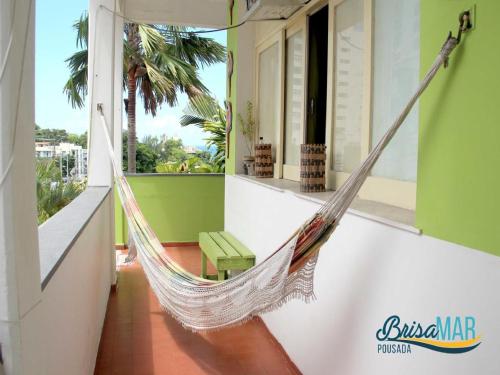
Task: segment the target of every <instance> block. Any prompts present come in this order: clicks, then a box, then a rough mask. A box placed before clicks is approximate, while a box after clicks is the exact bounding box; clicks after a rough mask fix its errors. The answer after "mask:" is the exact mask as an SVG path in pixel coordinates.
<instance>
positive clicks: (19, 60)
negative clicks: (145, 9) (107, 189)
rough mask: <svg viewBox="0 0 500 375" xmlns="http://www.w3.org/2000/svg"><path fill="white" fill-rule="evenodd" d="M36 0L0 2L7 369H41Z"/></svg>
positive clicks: (0, 265) (0, 304)
mask: <svg viewBox="0 0 500 375" xmlns="http://www.w3.org/2000/svg"><path fill="white" fill-rule="evenodd" d="M34 25H35V0H2V1H0V345H1V350H2V356H3V359H4V370H5V373H6V374H28V373H34V371H36V370H35V369H36V368H37V367H34V366H39V367H38V368H39V369H41V368H43V366H42V364H40V363H38V364H36V362H39V360H40V358H43V356H42V354H41V347H40V346H39V343H40V341H39V339H40V336H39V335H38V332H39V329H38V328H37V327H36V325H34V324H33V321H34V318H36V315H37V314H39V313H40V311H39V310H40V309H39V308H37V306H38V302H39V301H40V298H41V281H40V264H39V263H40V262H39V253H38V225H37V219H36V217H37V210H36V190H35V186H36V184H35V146H34V128H35V125H34V124H35V117H34V78H35V77H34V57H35V56H34V55H35V54H34Z"/></svg>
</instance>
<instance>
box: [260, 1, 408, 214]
mask: <svg viewBox="0 0 500 375" xmlns="http://www.w3.org/2000/svg"><path fill="white" fill-rule="evenodd" d="M344 1H347V0H319V1H316V2H311V3H310V4H308V5H307V6H305V7H304V9H302V10H300V11H298V12H297V13H296V14H295V15H294V16H292V17H291V18H290V19H289V20H287V21H285V22H284V23H283V24H282V25H281V26H280V27H279V28H277V29H275V30H274V31H273V32H271V33H269V37H265V38H263V39H262V41H261V42H260V43H258V44H257V45H256V48H255V61H256V65H255V66H256V69H255V72H256V75H255V98H254V101H255V103H256V111H257V112H256V113H257V114H258V100H259V98H258V96H259V95H258V92H259V91H258V79H259V64H258V63H259V56H260V53H262V52H263V51H264V50H265V49H266V48H268V47H270V46H271V45H272V44H274V43H275V42H278V43H279V46H280V48H279V49H280V57H279V61H280V74H279V79H280V86H281V96H280V98H279V119H280V121H279V126H280V129H279V134H280V139H279V144H277V145H276V162H275V173H274V177H275V178H287V179H290V180H295V181H297V177H298V176H297V175H298V173H297V171H295V170H290V169H289V167H287V166H286V165H284V163H283V160H284V132H285V110H286V108H285V102H286V100H285V93H286V40H287V37H289V36H291V35H293V34H294V33H295V32H297V31H298V30H299V29H300V27H304V37H305V40H304V42H305V51H306V55H305V59H306V63H305V73H304V74H305V78H304V83H305V84H304V90H306V89H307V74H306V73H307V70H308V65H307V64H308V59H307V51H308V27H307V25H308V16H309V15H311V14H313V13H315V12H316V11H318V10H319V9H321V8H323V7H324V6H326V5H328V12H329V19H328V50H329V54H328V73H327V109H326V124H325V126H326V146H327V158H326V165H325V169H326V187H327V189H334V190H336V189H338V188H339V187H340V186H341V185H342V184H343V183H344V182H345V181H346V180H347V178H348V177H349V175H350V173H347V172H339V171H335V170H333V169H332V166H333V165H334V142H333V131H334V126H335V116H334V108H335V75H334V72H335V56H334V53H335V37H334V36H335V12H336V8H337V6H339V5H340V4H341V3H343V2H344ZM374 3H375V0H363V20H364V31H365V35H364V53H363V65H364V70H363V110H362V120H361V155H360V157H361V160H364V159H365V158H366V157H367V156H368V154H369V152H370V151H371V140H372V112H373V100H372V98H373V66H374V64H373V48H374V39H373V33H374V20H373V14H374V7H375V4H374ZM306 100H307V99H306V97H305V94H304V103H303V104H304V116H305V115H306V113H305V112H306V111H305V105H306V103H305V102H306ZM257 117H258V115H257ZM303 121H304V122H303V128H305V117H304V120H303ZM257 123H258V119H257ZM257 128H259V127H258V126H257ZM257 133H258V130H257ZM257 139H258V138H257ZM284 171H286V172H284ZM416 190H417V188H416V182H411V181H402V180H397V179H390V178H385V177H379V176H373V175H370V176H368V178H367V180H366V182H365V183H364V185H363V186H362V188H361V190H360V191H359V198H361V199H366V200H372V201H377V202H381V203H385V204H389V205H393V206H397V207H402V208H406V209H410V210H415V206H416Z"/></svg>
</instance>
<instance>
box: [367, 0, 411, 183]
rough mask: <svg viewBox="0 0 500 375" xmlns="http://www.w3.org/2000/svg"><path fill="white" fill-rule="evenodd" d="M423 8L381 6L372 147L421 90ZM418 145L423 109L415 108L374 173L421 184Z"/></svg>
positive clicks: (388, 1) (387, 2)
mask: <svg viewBox="0 0 500 375" xmlns="http://www.w3.org/2000/svg"><path fill="white" fill-rule="evenodd" d="M419 3H420V1H419V0H405V1H401V0H376V1H375V17H374V48H373V114H372V147H373V146H375V144H376V143H377V142H378V140H379V139H380V138H381V137H382V135H383V134H384V133H385V131H386V130H387V128H388V127H389V126H390V125H391V124H392V122H393V121H394V119H395V118H396V117H397V116H398V114H399V113H400V112H401V110H402V109H403V107H404V106H405V104H406V102H407V101H408V99H409V98H410V97H411V96H412V95H413V93H414V92H415V90H416V88H417V86H418V81H419V68H420V64H419V45H420V41H419V34H420V31H419V25H420V20H419V13H420V12H419V10H420V4H419ZM387 20H390V22H387ZM417 142H418V107H417V106H415V107H414V108H413V110H412V112H411V113H410V114H409V116H408V118H407V119H406V121H405V123H404V124H403V125H402V126H401V128H400V129H399V131H398V133H397V134H396V136H395V137H394V139H393V140H392V142H391V143H390V144H389V145H388V146H387V148H386V149H385V150H384V152H383V153H382V156H381V157H380V159H379V160H378V162H377V163H376V164H375V167H374V168H373V170H372V174H373V175H375V176H381V177H387V178H392V179H398V180H404V181H415V180H416V175H417Z"/></svg>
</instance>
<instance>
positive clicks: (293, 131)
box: [283, 19, 306, 181]
mask: <svg viewBox="0 0 500 375" xmlns="http://www.w3.org/2000/svg"><path fill="white" fill-rule="evenodd" d="M285 59H286V61H285V64H286V76H285V129H284V155H283V178H286V179H289V180H295V181H298V180H299V179H300V145H301V144H302V143H304V132H305V129H304V123H305V110H304V107H305V103H304V97H305V72H306V22H305V19H304V20H303V21H301V22H298V23H296V24H295V25H293V26H292V27H290V28H288V29H287V31H286V42H285Z"/></svg>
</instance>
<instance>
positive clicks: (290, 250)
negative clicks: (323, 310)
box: [98, 35, 459, 331]
mask: <svg viewBox="0 0 500 375" xmlns="http://www.w3.org/2000/svg"><path fill="white" fill-rule="evenodd" d="M458 42H459V38H454V37H451V35H450V36H449V37H448V39H447V40H446V42H445V44H444V45H443V47H442V49H441V51H440V52H439V55H438V56H437V58H436V60H435V61H434V63H433V64H432V67H431V68H430V70H429V72H428V73H427V74H426V75H425V77H424V79H423V80H422V82H421V83H420V86H419V87H418V90H417V91H416V93H415V95H414V96H413V97H412V98H411V99H410V100H409V102H408V104H407V105H406V107H405V108H404V109H403V111H402V113H401V114H400V115H399V117H398V118H397V119H396V121H395V122H394V124H393V125H392V126H391V127H390V128H389V130H388V131H387V133H386V134H385V135H384V136H383V137H382V139H381V140H380V141H379V143H378V144H377V145H376V147H374V148H373V150H372V151H371V152H370V154H369V155H368V157H367V158H366V160H365V161H364V162H363V164H362V165H361V166H360V167H359V168H358V169H356V170H355V171H354V172H353V173H352V174H351V176H350V177H349V178H348V180H347V181H346V182H345V183H344V184H343V185H342V186H341V187H340V188H339V189H338V191H337V192H336V193H335V194H334V195H333V196H332V198H331V199H330V200H328V201H327V202H325V204H324V205H323V206H322V207H321V209H320V210H319V211H318V212H317V213H316V214H315V215H314V216H313V217H312V218H311V219H309V220H308V221H307V222H306V223H305V224H304V226H302V227H301V228H300V229H299V230H298V231H297V232H296V233H294V234H293V235H292V236H291V237H290V239H289V240H288V241H287V242H286V243H285V244H284V245H283V246H282V247H280V249H278V250H277V251H275V252H274V253H273V254H272V255H270V256H269V257H268V258H267V259H265V260H264V261H262V262H261V263H259V264H257V265H256V266H255V267H253V268H251V269H249V270H248V271H246V272H243V273H241V274H239V275H237V276H235V277H233V278H231V279H229V280H227V281H223V282H216V281H210V280H205V279H202V278H200V277H198V276H195V275H193V274H191V273H189V272H187V271H186V270H184V269H183V268H182V267H181V266H180V265H178V264H177V263H176V262H175V261H174V260H173V259H171V258H170V257H169V256H168V254H167V253H166V252H165V250H164V248H163V246H162V245H161V243H160V241H159V239H158V237H157V236H156V235H155V234H154V232H153V231H152V229H151V227H150V226H149V225H148V223H147V221H146V220H145V218H144V216H143V214H142V212H141V210H140V209H139V207H138V205H137V202H136V200H135V198H134V195H133V193H132V190H131V188H130V186H129V184H128V182H127V180H126V178H125V177H124V175H123V172H122V171H121V169H119V168H116V164H115V161H114V152H113V147H112V145H111V140H110V137H109V134H108V129H107V126H106V121H105V118H104V115H103V114H102V106H100V105H99V106H98V109H99V111H100V113H101V119H102V125H103V129H104V133H105V135H106V139H107V144H108V148H109V154H110V158H111V160H112V163H113V168H114V173H115V177H116V187H117V189H118V192H119V195H120V198H121V201H122V205H123V208H124V210H125V215H126V217H127V220H128V224H129V228H130V234H131V235H132V238H133V240H134V242H135V245H136V247H137V253H138V257H139V260H140V262H141V264H142V266H143V268H144V272H145V273H146V276H147V278H148V280H149V283H150V285H151V287H152V289H153V290H154V292H155V294H156V296H157V297H158V300H159V302H160V303H161V305H162V306H163V307H164V308H165V310H166V311H168V312H169V313H170V314H171V315H172V316H173V317H174V318H175V319H177V320H178V321H179V322H180V323H181V324H182V325H183V326H184V327H187V328H190V329H191V330H193V331H205V330H212V329H220V328H223V327H227V326H230V325H233V324H236V323H241V322H243V321H246V320H247V319H250V318H252V317H253V316H255V315H258V314H262V313H264V312H267V311H271V310H274V309H276V308H278V307H279V306H281V305H282V304H284V303H286V302H287V301H288V300H290V299H294V298H298V299H302V300H304V301H306V302H308V301H310V300H311V298H313V297H314V294H313V275H314V267H315V265H316V260H317V252H318V250H319V249H320V247H321V245H322V244H323V243H324V242H325V241H326V240H327V239H328V238H329V237H330V235H331V234H332V232H333V230H334V229H335V227H336V226H337V224H338V221H339V220H340V218H341V217H342V215H343V214H344V213H345V211H346V210H347V208H348V207H349V205H350V204H351V202H352V200H353V199H354V198H355V196H356V195H357V193H358V191H359V189H360V188H361V186H362V185H363V183H364V181H365V180H366V178H367V176H368V174H369V172H370V170H371V169H372V167H373V165H374V164H375V162H376V161H377V159H378V158H379V156H380V154H381V153H382V151H383V149H384V148H385V147H386V145H387V144H388V143H389V141H390V140H391V139H392V138H393V136H394V134H395V133H396V131H397V130H398V128H399V127H400V126H401V124H402V123H403V121H404V119H405V118H406V116H407V115H408V113H409V112H410V110H411V109H412V107H413V105H414V104H415V102H416V101H417V99H418V98H419V96H420V95H421V94H422V92H423V91H424V90H425V89H426V87H427V86H428V85H429V83H430V82H431V80H432V78H433V77H434V76H435V75H436V73H437V71H438V70H439V68H440V67H441V65H442V64H446V62H447V60H448V56H449V54H450V53H451V52H452V51H453V49H454V48H455V47H456V46H457V44H458Z"/></svg>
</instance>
